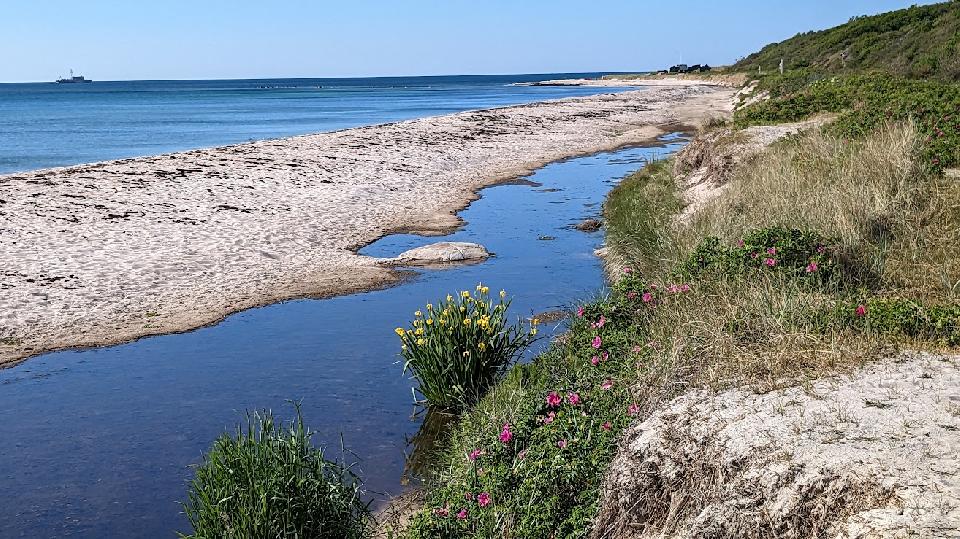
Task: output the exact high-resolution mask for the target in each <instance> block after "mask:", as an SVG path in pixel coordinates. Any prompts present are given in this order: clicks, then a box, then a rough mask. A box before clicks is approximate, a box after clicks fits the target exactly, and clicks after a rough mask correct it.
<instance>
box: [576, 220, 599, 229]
mask: <svg viewBox="0 0 960 539" xmlns="http://www.w3.org/2000/svg"><path fill="white" fill-rule="evenodd" d="M602 225H603V223H601V222H600V221H598V220H596V219H584V220H583V221H580V222H579V223H577V224H576V225H574V227H573V228H576V229H577V230H580V231H582V232H596V231H597V230H600V227H601V226H602Z"/></svg>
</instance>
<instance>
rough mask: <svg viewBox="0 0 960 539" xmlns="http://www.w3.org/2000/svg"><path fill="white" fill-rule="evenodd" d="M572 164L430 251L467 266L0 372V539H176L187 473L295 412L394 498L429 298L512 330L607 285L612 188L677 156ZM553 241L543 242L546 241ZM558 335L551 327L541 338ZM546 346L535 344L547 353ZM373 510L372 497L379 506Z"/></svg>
mask: <svg viewBox="0 0 960 539" xmlns="http://www.w3.org/2000/svg"><path fill="white" fill-rule="evenodd" d="M663 142H664V144H663V145H657V146H651V147H648V148H628V149H623V150H620V151H616V152H610V153H602V154H597V155H594V156H588V157H581V158H575V159H570V160H567V161H563V162H559V163H554V164H551V165H548V166H546V167H544V168H542V169H540V170H539V171H537V172H536V173H534V174H532V175H530V176H529V177H527V178H526V179H527V180H529V182H517V183H513V184H506V185H500V186H495V187H491V188H488V189H485V190H483V191H482V193H481V194H482V197H481V198H480V199H479V200H477V201H475V202H473V203H472V204H471V205H470V207H469V208H467V209H466V210H464V211H463V212H461V213H460V215H461V217H462V218H463V219H464V220H465V222H466V224H465V225H464V226H463V227H462V228H461V229H460V230H458V231H456V232H455V233H453V234H451V235H449V236H446V237H444V238H443V240H456V241H473V242H477V243H481V244H483V245H485V246H486V247H487V248H488V249H489V250H490V251H492V252H493V253H495V254H496V256H495V257H493V258H491V259H490V260H488V261H486V262H484V263H481V264H477V265H471V266H461V267H454V268H450V269H443V270H425V271H418V272H417V273H416V275H415V276H414V277H413V278H411V279H410V280H408V281H406V282H404V283H403V284H401V285H399V286H396V287H393V288H389V289H385V290H379V291H373V292H367V293H361V294H354V295H349V296H343V297H338V298H332V299H325V300H298V301H290V302H285V303H281V304H276V305H271V306H268V307H262V308H258V309H252V310H249V311H245V312H242V313H239V314H236V315H233V316H230V317H229V318H227V319H226V320H225V321H223V322H222V323H220V324H217V325H215V326H212V327H207V328H202V329H198V330H196V331H192V332H189V333H185V334H179V335H167V336H160V337H151V338H146V339H143V340H140V341H137V342H134V343H129V344H125V345H119V346H113V347H109V348H100V349H92V350H85V351H74V352H58V353H52V354H46V355H43V356H39V357H37V358H34V359H31V360H29V361H27V362H25V363H23V364H21V365H19V366H17V367H14V368H11V369H6V370H0V410H2V411H3V417H4V429H3V435H2V436H0V499H3V500H4V502H3V503H2V504H0V536H3V537H8V536H20V535H22V536H30V537H37V536H42V537H48V536H64V535H72V536H83V537H164V536H172V535H173V534H174V531H176V530H179V531H184V532H187V531H189V529H188V524H187V522H186V519H185V518H184V516H183V515H182V510H181V507H180V506H179V504H178V502H179V501H181V500H184V499H185V498H186V492H187V487H188V481H189V480H190V478H191V476H192V473H193V472H192V469H191V465H194V464H197V463H199V462H200V460H201V455H202V453H203V452H204V451H205V450H206V449H208V448H209V446H210V444H211V442H212V441H213V440H214V439H215V438H216V437H217V436H218V435H219V434H220V433H222V432H224V430H233V428H234V427H235V425H236V424H237V423H238V422H239V421H241V420H242V418H243V412H244V410H247V409H254V408H272V409H273V410H274V411H275V412H277V414H278V415H279V416H280V417H283V418H289V416H290V413H291V411H292V407H291V406H290V405H289V403H287V400H288V399H297V400H302V403H303V415H304V419H305V421H306V423H307V424H308V425H310V426H311V427H312V428H313V429H314V430H316V431H317V436H316V438H315V441H316V442H317V443H319V444H322V445H324V446H326V447H327V448H328V455H339V448H340V440H341V436H342V440H343V443H344V445H345V447H346V448H347V449H348V450H349V451H351V452H352V453H354V454H355V455H356V456H355V457H354V456H349V455H348V457H347V459H348V460H350V461H353V460H359V470H360V473H361V475H362V477H363V478H364V479H365V485H366V488H367V489H368V490H370V491H373V492H379V493H383V494H396V493H398V492H400V491H401V490H402V487H401V484H400V481H401V476H402V474H403V468H404V460H405V452H406V451H408V446H407V440H408V439H409V438H410V437H412V436H413V435H414V434H415V433H416V432H417V429H418V427H419V420H420V418H416V419H411V414H412V413H413V412H414V407H413V406H412V396H411V388H412V385H413V384H412V382H411V381H410V380H409V379H407V378H406V377H405V376H403V375H402V374H401V366H400V365H399V364H398V363H397V360H398V357H397V352H398V351H399V343H398V341H397V338H396V335H395V334H394V333H393V329H394V328H395V327H397V326H399V325H406V324H407V323H408V322H409V319H410V317H411V316H412V313H413V311H415V310H416V309H417V308H418V307H421V306H422V305H423V304H424V303H426V302H428V301H433V302H436V300H438V299H439V298H441V297H443V296H445V295H446V294H447V293H451V292H454V291H457V290H463V289H473V287H474V286H476V284H477V283H478V282H481V281H482V282H483V283H484V284H485V285H488V286H490V288H491V289H493V290H499V289H501V288H504V289H506V290H507V291H508V293H509V294H510V295H511V296H513V298H514V303H513V307H512V311H513V314H514V316H530V315H532V314H536V313H541V312H544V311H549V310H555V309H564V308H568V307H569V306H571V305H572V304H574V303H575V302H577V301H578V300H582V299H586V298H590V297H592V296H593V295H594V294H596V293H597V290H599V289H600V288H602V286H603V274H602V270H601V264H600V260H599V259H597V258H596V256H595V255H594V254H593V251H594V249H596V248H597V247H599V246H600V245H601V243H602V240H603V236H602V232H596V233H584V232H580V231H577V230H574V229H573V225H575V224H576V223H577V222H579V221H580V220H582V219H584V218H588V217H596V216H597V215H599V213H600V207H601V204H602V202H603V197H604V195H605V194H606V193H607V192H608V191H609V190H610V189H611V188H612V187H613V186H614V185H615V184H616V183H617V182H618V181H619V179H621V178H622V177H623V176H624V175H626V174H628V173H630V172H632V171H634V170H637V169H638V168H640V167H641V166H642V165H643V164H645V163H646V162H647V161H648V160H651V159H656V158H663V157H665V156H667V155H668V154H669V153H671V152H673V151H675V150H677V149H678V148H679V147H680V145H681V144H682V140H680V139H679V138H678V137H677V136H676V135H672V136H668V137H664V141H663ZM551 238H552V239H551ZM435 241H440V239H438V238H435V237H433V238H424V237H421V236H415V235H407V234H398V235H393V236H388V237H386V238H383V239H381V240H380V241H378V242H375V243H374V244H372V245H369V246H367V247H366V248H364V249H363V250H362V251H361V253H362V254H366V255H370V256H393V255H396V254H398V253H399V252H401V251H403V250H405V249H409V248H411V247H415V246H419V245H424V244H428V243H432V242H435ZM561 330H562V325H553V324H550V325H547V327H545V328H544V333H545V334H546V336H549V335H551V334H553V333H555V332H556V331H561ZM546 344H547V341H546V340H543V341H541V342H540V343H539V344H538V346H537V348H538V349H542V347H543V346H546ZM377 497H378V499H382V498H383V495H378V496H377Z"/></svg>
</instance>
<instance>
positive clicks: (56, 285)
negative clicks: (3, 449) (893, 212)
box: [0, 84, 733, 365]
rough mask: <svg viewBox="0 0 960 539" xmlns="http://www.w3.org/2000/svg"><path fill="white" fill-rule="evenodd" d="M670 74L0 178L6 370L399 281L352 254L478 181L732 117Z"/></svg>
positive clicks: (451, 220) (430, 217) (422, 224)
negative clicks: (560, 95)
mask: <svg viewBox="0 0 960 539" xmlns="http://www.w3.org/2000/svg"><path fill="white" fill-rule="evenodd" d="M732 95H733V92H732V90H729V89H722V88H715V87H705V86H696V85H690V84H687V85H672V86H671V87H664V88H653V89H648V90H645V91H639V92H623V93H618V94H603V95H597V96H592V97H583V98H568V99H561V100H555V101H547V102H537V103H532V104H529V105H518V106H511V107H503V108H496V109H486V110H479V111H469V112H462V113H458V114H452V115H447V116H437V117H430V118H422V119H418V120H408V121H403V122H397V123H392V124H382V125H375V126H370V127H361V128H354V129H347V130H343V131H337V132H332V133H322V134H316V135H303V136H297V137H290V138H284V139H274V140H265V141H259V142H252V143H246V144H238V145H232V146H223V147H218V148H210V149H202V150H192V151H186V152H180V153H174V154H165V155H158V156H151V157H142V158H131V159H121V160H116V161H106V162H101V163H94V164H88V165H79V166H72V167H63V168H53V169H45V170H38V171H33V172H28V173H19V174H9V175H5V176H0V258H3V260H5V261H10V262H9V263H8V264H6V267H5V268H4V270H5V272H4V275H0V284H2V286H3V289H4V294H3V295H2V296H0V313H4V315H5V318H3V319H2V321H0V365H3V364H7V365H12V364H14V363H16V362H18V361H20V360H23V359H25V358H27V357H30V356H33V355H36V354H40V353H43V352H47V351H52V350H58V349H65V348H76V347H89V346H100V345H107V344H115V343H120V342H125V341H130V340H134V339H137V338H140V337H144V336H148V335H158V334H166V333H175V332H182V331H188V330H191V329H195V328H197V327H201V326H203V325H207V324H211V323H215V322H217V321H219V320H222V319H223V318H224V317H225V316H227V315H229V314H231V313H234V312H237V311H241V310H245V309H248V308H251V307H256V306H260V305H265V304H270V303H275V302H278V301H282V300H285V299H291V298H300V297H326V296H331V295H339V294H346V293H351V292H356V291H360V290H366V289H371V288H377V287H383V286H389V285H390V284H393V283H395V282H397V281H398V280H399V279H400V278H401V276H402V274H401V273H399V272H397V271H395V270H393V269H390V268H388V267H384V266H383V265H380V264H378V260H377V259H374V258H370V257H365V256H360V255H357V254H356V250H357V249H358V248H359V247H361V246H363V245H366V244H368V243H370V242H372V241H375V240H376V239H378V238H380V237H382V236H384V235H387V234H390V233H394V232H397V231H409V232H416V233H423V234H441V233H444V232H448V231H450V230H451V229H453V228H455V227H456V226H458V223H459V219H458V218H457V217H456V215H455V212H456V211H457V210H459V209H462V208H463V207H465V206H466V205H468V204H469V202H470V201H471V200H473V199H475V198H476V196H477V195H476V191H477V190H478V189H480V188H483V187H486V186H489V185H492V184H495V183H498V182H502V181H506V180H510V179H513V178H516V177H519V176H522V175H524V174H527V173H529V172H531V171H533V170H535V169H536V168H539V167H540V166H543V165H545V164H547V163H549V162H552V161H556V160H559V159H564V158H568V157H573V156H577V155H583V154H590V153H596V152H599V151H605V150H612V149H616V148H619V147H623V146H627V145H634V144H639V143H642V142H645V141H651V140H653V139H655V137H657V136H658V135H660V134H662V133H664V132H666V131H668V130H676V129H677V128H678V126H679V125H687V126H694V125H696V124H697V123H699V122H701V121H703V120H705V119H706V118H707V117H708V116H710V115H714V116H715V115H718V114H724V113H727V112H729V109H730V107H731V105H732Z"/></svg>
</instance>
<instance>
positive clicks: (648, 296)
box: [640, 292, 653, 303]
mask: <svg viewBox="0 0 960 539" xmlns="http://www.w3.org/2000/svg"><path fill="white" fill-rule="evenodd" d="M640 299H641V300H642V301H643V302H644V303H650V302H651V301H653V294H651V293H650V292H644V293H643V295H642V296H640Z"/></svg>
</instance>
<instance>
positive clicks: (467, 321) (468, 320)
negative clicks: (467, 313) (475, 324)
mask: <svg viewBox="0 0 960 539" xmlns="http://www.w3.org/2000/svg"><path fill="white" fill-rule="evenodd" d="M463 325H465V326H469V325H470V319H469V318H464V319H463Z"/></svg>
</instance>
